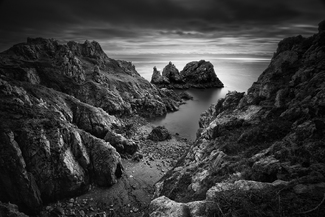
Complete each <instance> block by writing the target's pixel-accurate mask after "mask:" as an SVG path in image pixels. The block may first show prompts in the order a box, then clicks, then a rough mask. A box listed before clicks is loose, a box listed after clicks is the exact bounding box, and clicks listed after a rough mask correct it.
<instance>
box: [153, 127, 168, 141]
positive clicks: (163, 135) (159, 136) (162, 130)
mask: <svg viewBox="0 0 325 217" xmlns="http://www.w3.org/2000/svg"><path fill="white" fill-rule="evenodd" d="M170 138H171V135H170V133H169V132H168V130H167V129H166V127H164V126H158V127H155V128H153V130H152V131H151V133H150V134H149V135H148V139H150V140H152V141H156V142H158V141H165V140H167V139H170Z"/></svg>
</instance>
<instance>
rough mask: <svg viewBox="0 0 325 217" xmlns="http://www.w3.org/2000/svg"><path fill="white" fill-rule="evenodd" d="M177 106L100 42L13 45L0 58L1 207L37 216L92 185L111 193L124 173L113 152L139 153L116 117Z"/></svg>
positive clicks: (171, 97) (175, 100) (166, 92)
mask: <svg viewBox="0 0 325 217" xmlns="http://www.w3.org/2000/svg"><path fill="white" fill-rule="evenodd" d="M180 103H182V99H181V96H178V95H177V94H176V93H175V92H173V91H170V90H164V89H162V90H161V89H157V88H156V87H155V86H153V85H151V84H150V83H149V82H148V81H146V80H145V79H144V78H142V77H141V76H140V75H139V74H138V73H137V72H136V70H135V67H134V66H133V65H132V64H131V63H129V62H126V61H120V60H118V61H117V60H113V59H110V58H108V57H107V55H106V54H105V53H104V52H103V50H102V49H101V47H100V45H99V44H98V43H97V42H89V41H86V42H85V43H83V44H79V43H76V42H68V43H67V44H60V43H58V42H57V41H56V40H53V39H42V38H36V39H31V38H29V39H28V40H27V43H21V44H17V45H14V46H13V47H12V48H10V49H9V50H7V51H4V52H3V53H1V54H0V149H1V152H0V173H1V176H0V201H2V202H10V203H14V204H17V205H18V206H19V209H20V210H22V211H24V212H26V213H32V214H35V213H37V212H38V211H39V210H40V208H41V206H42V205H43V203H44V202H49V201H53V200H57V199H60V198H63V197H68V196H73V195H76V194H80V193H82V192H85V191H87V190H88V188H89V186H90V185H91V184H96V185H98V186H111V185H113V184H114V183H116V182H117V179H118V178H119V177H120V176H121V175H122V173H123V166H122V164H121V157H120V154H119V153H118V152H120V153H121V154H133V153H134V152H135V151H137V149H138V145H137V144H135V143H134V142H133V141H132V139H131V138H129V137H128V136H127V133H126V132H124V134H123V132H117V129H122V128H124V127H125V126H124V123H123V121H122V120H121V119H120V117H125V116H128V115H141V116H144V117H153V116H159V115H165V114H166V113H167V112H168V111H176V110H177V109H178V106H179V105H180Z"/></svg>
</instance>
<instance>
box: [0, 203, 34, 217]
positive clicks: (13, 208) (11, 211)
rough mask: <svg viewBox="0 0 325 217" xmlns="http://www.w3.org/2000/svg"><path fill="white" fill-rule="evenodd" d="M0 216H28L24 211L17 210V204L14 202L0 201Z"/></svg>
mask: <svg viewBox="0 0 325 217" xmlns="http://www.w3.org/2000/svg"><path fill="white" fill-rule="evenodd" d="M0 216H10V217H28V216H27V215H25V214H24V213H21V212H19V210H18V206H17V205H15V204H11V203H8V204H4V203H1V202H0Z"/></svg>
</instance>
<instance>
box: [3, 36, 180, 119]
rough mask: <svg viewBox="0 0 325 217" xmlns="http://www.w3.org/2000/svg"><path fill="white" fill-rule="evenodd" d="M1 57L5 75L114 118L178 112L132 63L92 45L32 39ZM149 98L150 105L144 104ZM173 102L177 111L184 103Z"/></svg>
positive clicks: (89, 43) (97, 45)
mask: <svg viewBox="0 0 325 217" xmlns="http://www.w3.org/2000/svg"><path fill="white" fill-rule="evenodd" d="M0 56H1V61H0V74H1V75H4V76H5V77H7V78H10V79H14V80H19V81H25V82H29V83H32V84H40V85H43V86H46V87H48V88H53V89H55V90H57V91H60V92H63V93H66V94H69V95H72V96H74V97H75V98H77V99H79V100H80V101H82V102H84V103H87V104H89V105H92V106H95V107H100V108H102V109H103V110H104V111H106V112H107V113H109V114H112V115H118V116H123V115H131V114H134V113H137V112H138V111H140V110H141V109H143V107H145V106H147V105H148V106H152V107H155V106H159V107H160V108H161V110H157V109H152V107H150V109H148V111H147V112H145V113H141V115H145V116H149V117H153V116H158V115H164V114H166V112H168V111H175V110H170V109H173V108H172V107H170V106H169V104H170V103H169V104H166V101H168V102H169V101H171V99H169V98H166V97H165V96H164V95H163V94H162V93H161V91H159V90H158V89H157V88H156V87H155V86H153V85H151V84H150V83H149V82H148V81H146V80H145V79H144V78H142V77H141V76H140V75H139V74H138V72H137V71H136V70H135V67H134V65H132V63H130V62H126V61H122V60H113V59H111V58H109V57H107V55H106V54H105V53H104V52H103V50H102V48H101V47H100V45H99V44H98V43H97V42H94V41H93V42H89V41H86V42H85V43H83V44H79V43H76V42H73V41H71V42H68V43H67V44H60V43H58V42H57V41H56V40H53V39H42V38H36V39H31V38H29V39H28V40H27V43H21V44H17V45H15V46H13V47H12V48H10V49H9V50H7V51H5V52H3V53H1V54H0ZM175 94H176V93H175ZM148 96H149V98H150V100H151V102H149V103H145V102H144V100H143V99H144V98H148ZM156 102H158V103H156ZM172 103H173V104H174V105H175V106H176V107H177V108H178V105H179V103H181V102H176V101H173V102H172Z"/></svg>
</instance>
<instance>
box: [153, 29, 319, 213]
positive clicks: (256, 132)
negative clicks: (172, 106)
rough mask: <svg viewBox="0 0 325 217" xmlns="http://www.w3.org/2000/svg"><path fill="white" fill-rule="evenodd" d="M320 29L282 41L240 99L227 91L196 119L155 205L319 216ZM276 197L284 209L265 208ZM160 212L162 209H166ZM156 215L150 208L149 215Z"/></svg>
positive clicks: (164, 180)
mask: <svg viewBox="0 0 325 217" xmlns="http://www.w3.org/2000/svg"><path fill="white" fill-rule="evenodd" d="M322 25H323V24H322V23H321V24H320V25H319V26H320V27H319V30H320V32H319V33H318V34H315V35H314V36H312V37H309V38H304V37H302V36H296V37H291V38H287V39H284V40H282V41H281V42H280V43H279V46H278V49H277V52H276V53H275V54H274V56H273V58H272V60H271V62H270V64H269V66H268V67H267V69H266V70H265V71H264V72H263V73H262V74H261V75H260V77H259V78H258V80H257V82H255V83H253V85H252V87H251V88H249V90H248V91H247V94H244V93H237V92H231V93H228V94H227V95H226V97H225V98H224V99H220V100H219V101H218V102H217V103H216V104H215V105H212V106H211V107H210V108H209V109H208V111H206V112H205V113H204V114H202V116H201V119H200V128H201V129H199V131H198V134H197V139H196V141H195V142H194V144H193V145H192V146H191V148H190V150H189V151H188V152H187V154H186V155H185V156H184V157H183V158H182V159H181V160H180V161H179V162H178V163H177V166H176V167H175V168H173V169H172V170H171V171H169V172H168V173H167V174H166V175H165V176H164V177H163V178H162V179H161V180H160V181H159V182H158V183H157V184H156V194H155V196H156V197H158V198H157V200H158V199H159V198H160V199H159V200H162V197H163V196H166V197H168V198H169V199H168V200H167V199H164V200H163V201H168V204H174V203H173V201H175V202H177V203H176V204H175V205H177V206H178V207H183V206H186V204H185V203H180V202H182V201H186V202H188V203H193V202H198V201H200V202H201V203H205V204H206V209H205V212H204V213H203V214H202V216H213V215H217V216H228V215H229V216H231V215H240V216H249V215H256V216H261V215H264V214H265V213H268V214H267V215H270V216H278V215H287V216H292V215H296V214H297V213H306V212H309V211H308V210H313V214H312V215H315V216H317V215H322V213H323V212H324V211H325V209H324V206H319V202H320V201H322V200H323V198H324V194H323V188H324V182H325V177H324V175H323V174H324V172H325V162H324V159H325V155H324V153H325V152H324V146H323V140H324V135H325V119H324V115H325V113H324V112H323V111H324V109H325V106H324V96H325V94H324V89H325V86H324V83H325V61H324V57H325V53H324V48H325V44H324V34H323V30H322V29H323V26H322ZM181 75H182V72H181ZM284 189H285V190H284ZM280 194H281V195H280ZM247 195H250V196H249V197H247ZM301 195H303V197H301ZM251 196H252V197H251ZM279 197H281V207H285V210H284V209H281V210H280V211H279V210H270V209H267V208H266V207H272V206H274V204H278V202H275V200H276V199H274V198H279ZM261 198H263V199H261ZM284 198H285V199H284ZM302 198H303V199H302ZM314 198H317V199H316V200H315V199H314ZM273 199H274V200H273ZM169 200H172V201H169ZM240 201H245V202H243V203H241V202H240ZM271 201H272V202H271ZM272 204H273V205H272ZM297 204H299V205H297ZM161 207H167V208H166V211H165V212H167V211H168V210H172V208H170V207H173V206H169V207H168V206H165V204H163V203H162V204H161ZM230 207H231V208H230ZM315 207H317V209H314V208H315ZM159 210H160V208H159V207H158V206H156V208H155V210H153V213H155V211H159ZM266 210H267V211H266ZM306 210H307V211H306Z"/></svg>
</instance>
